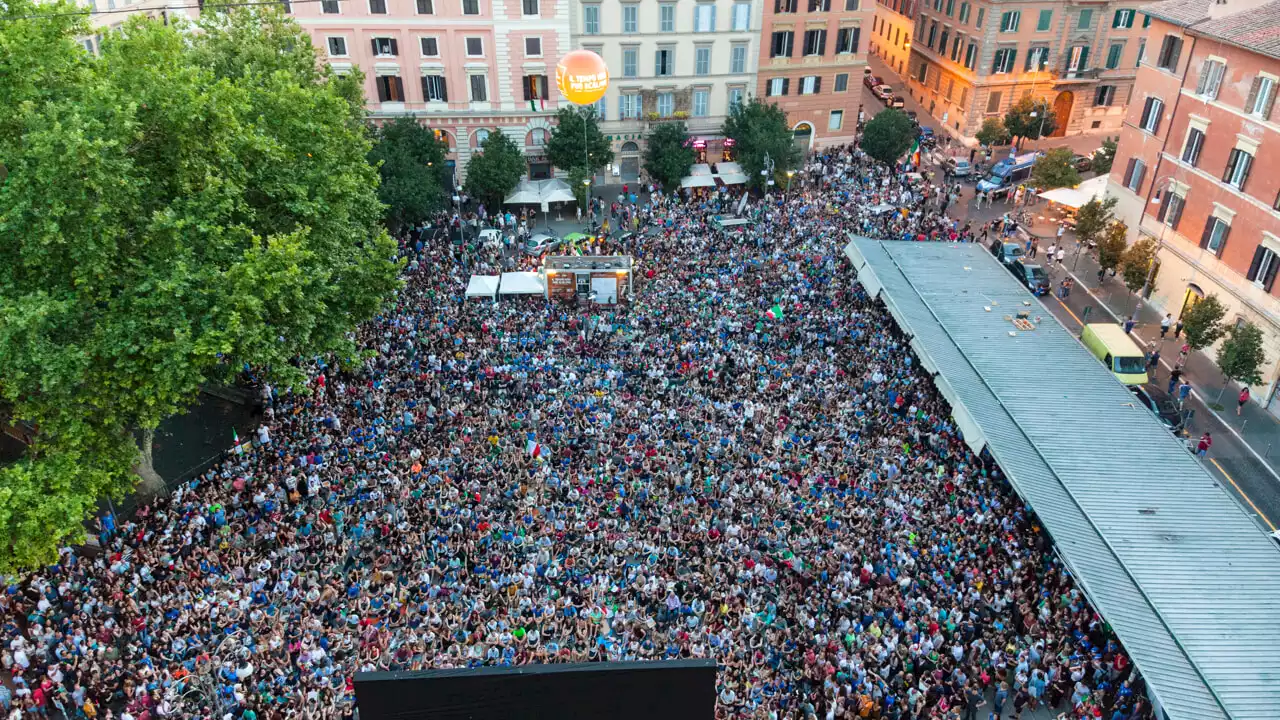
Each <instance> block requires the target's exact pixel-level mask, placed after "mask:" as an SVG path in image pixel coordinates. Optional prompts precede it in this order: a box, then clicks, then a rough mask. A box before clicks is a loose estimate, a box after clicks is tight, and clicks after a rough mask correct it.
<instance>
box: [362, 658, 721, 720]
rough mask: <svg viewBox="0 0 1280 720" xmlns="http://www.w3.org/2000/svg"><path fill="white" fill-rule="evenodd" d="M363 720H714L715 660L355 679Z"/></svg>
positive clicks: (371, 675)
mask: <svg viewBox="0 0 1280 720" xmlns="http://www.w3.org/2000/svg"><path fill="white" fill-rule="evenodd" d="M355 683H356V706H357V707H358V708H359V709H360V719H361V720H414V719H416V718H421V719H422V720H427V719H428V718H429V719H430V720H463V719H466V720H562V719H566V718H581V719H582V720H591V719H593V718H601V719H602V720H604V719H607V720H655V719H660V720H712V718H713V717H714V716H715V702H716V696H715V692H716V663H715V661H714V660H672V661H669V662H629V663H568V664H562V665H522V666H519V667H481V668H468V669H455V670H428V671H424V672H393V673H357V674H356V678H355Z"/></svg>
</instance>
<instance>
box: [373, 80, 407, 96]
mask: <svg viewBox="0 0 1280 720" xmlns="http://www.w3.org/2000/svg"><path fill="white" fill-rule="evenodd" d="M374 84H376V85H377V86H378V101H379V102H404V82H403V81H401V80H400V76H399V75H379V76H378V77H377V80H376V81H375V83H374Z"/></svg>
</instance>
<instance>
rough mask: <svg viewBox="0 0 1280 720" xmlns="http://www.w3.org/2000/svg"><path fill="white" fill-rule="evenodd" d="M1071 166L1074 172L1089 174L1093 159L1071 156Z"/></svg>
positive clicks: (1084, 156)
mask: <svg viewBox="0 0 1280 720" xmlns="http://www.w3.org/2000/svg"><path fill="white" fill-rule="evenodd" d="M1071 165H1072V166H1073V167H1075V169H1076V172H1089V171H1090V170H1092V169H1093V158H1091V157H1089V156H1088V155H1072V156H1071Z"/></svg>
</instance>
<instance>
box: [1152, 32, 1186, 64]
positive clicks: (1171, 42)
mask: <svg viewBox="0 0 1280 720" xmlns="http://www.w3.org/2000/svg"><path fill="white" fill-rule="evenodd" d="M1181 54H1182V38H1180V37H1178V36H1177V35H1165V36H1164V41H1163V42H1161V43H1160V54H1159V55H1158V56H1156V67H1158V68H1160V69H1161V70H1168V71H1169V72H1175V71H1176V70H1177V69H1178V56H1179V55H1181Z"/></svg>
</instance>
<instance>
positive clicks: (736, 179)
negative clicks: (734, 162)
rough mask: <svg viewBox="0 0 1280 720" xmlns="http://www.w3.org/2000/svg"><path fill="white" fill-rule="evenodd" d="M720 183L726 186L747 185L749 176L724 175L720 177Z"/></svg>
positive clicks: (742, 174) (741, 174) (739, 174)
mask: <svg viewBox="0 0 1280 720" xmlns="http://www.w3.org/2000/svg"><path fill="white" fill-rule="evenodd" d="M720 182H722V183H724V184H725V185H745V184H746V182H747V175H746V173H724V174H721V175H720Z"/></svg>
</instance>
